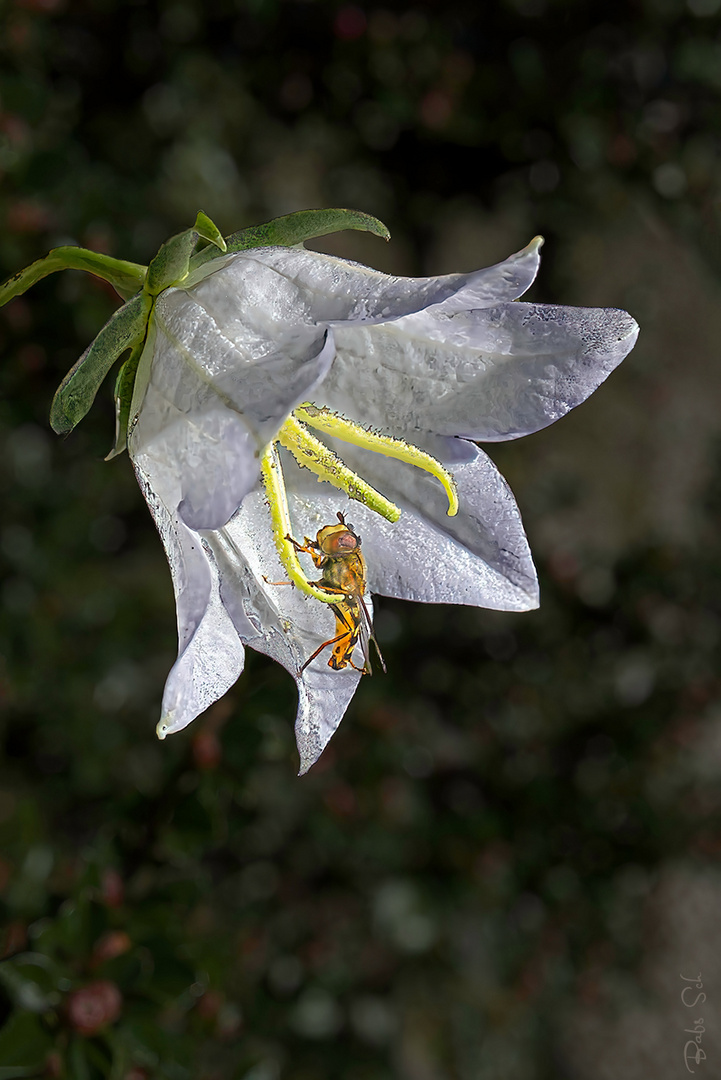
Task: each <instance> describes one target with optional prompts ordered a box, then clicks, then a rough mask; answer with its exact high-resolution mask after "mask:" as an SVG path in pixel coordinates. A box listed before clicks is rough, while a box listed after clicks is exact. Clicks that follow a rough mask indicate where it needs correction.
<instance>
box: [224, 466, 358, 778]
mask: <svg viewBox="0 0 721 1080" xmlns="http://www.w3.org/2000/svg"><path fill="white" fill-rule="evenodd" d="M323 486H325V485H323ZM290 502H291V514H292V517H293V521H294V522H297V523H298V526H299V528H300V529H301V530H306V531H307V532H308V534H309V535H311V536H313V537H314V536H315V534H316V532H317V531H318V529H320V528H321V527H322V526H323V525H327V524H328V523H329V522H330V521H332V520H333V519H334V518H335V514H332V515H331V517H330V518H327V519H326V518H325V517H324V515H325V507H324V505H323V504H322V503H321V504H320V506H319V505H318V503H317V501H316V500H311V499H306V498H304V497H294V496H292V495H291V496H290ZM300 535H301V538H302V536H303V535H305V533H304V532H301V534H300ZM204 537H205V539H206V540H207V542H208V544H209V545H210V546H211V547H212V549H213V552H214V555H215V558H216V560H217V562H218V566H219V568H220V576H221V580H222V586H221V596H222V599H223V603H224V605H225V608H226V610H227V611H228V613H229V615H230V616H231V618H232V619H233V621H234V622H235V625H236V627H237V628H238V632H239V634H240V636H241V637H242V638H243V641H244V642H245V643H246V645H249V646H250V647H251V648H253V649H256V650H257V651H258V652H262V653H265V654H266V655H267V656H270V657H272V658H273V659H274V660H277V661H278V663H280V664H282V665H283V667H285V668H286V670H287V671H289V672H290V674H291V675H292V676H293V678H294V679H295V681H296V684H297V686H298V715H297V718H296V741H297V744H298V751H299V754H300V771H301V773H304V772H307V770H308V769H309V768H310V767H311V765H312V764H313V763H314V762H315V761H317V759H318V758H319V757H320V754H321V753H322V751H323V749H324V748H325V746H326V745H327V743H328V741H329V739H330V738H331V736H332V735H333V732H334V731H335V730H336V729H337V727H338V725H339V724H340V721H341V719H342V717H343V714H344V713H345V711H346V709H347V707H348V704H349V703H350V701H351V698H352V697H353V694H354V693H355V690H356V687H357V686H358V682H359V680H360V677H361V676H360V674H359V672H357V671H355V670H354V669H353V668H351V667H347V668H345V669H343V670H342V671H334V670H332V669H331V668H330V667H329V666H328V657H329V653H328V651H325V652H323V653H321V654H320V655H319V656H318V657H317V659H316V660H314V661H313V662H312V663H311V664H310V665H309V666H308V667H307V668H306V669H305V671H304V672H303V673H302V674H301V673H300V668H301V666H302V665H303V663H304V662H305V661H306V660H307V659H308V657H309V656H310V655H311V654H312V653H313V652H315V650H316V649H317V648H318V646H319V645H321V644H322V643H323V642H324V641H328V640H329V639H330V638H332V637H333V635H334V633H335V630H334V627H335V618H334V616H333V612H332V611H331V609H330V607H329V605H327V604H323V603H322V602H321V601H319V600H315V599H314V598H313V597H309V596H306V595H305V594H303V593H301V592H300V590H298V589H296V588H295V587H293V586H291V585H290V584H289V583H287V582H286V573H285V570H284V569H283V567H282V565H281V563H280V560H279V558H278V554H277V551H276V549H275V544H274V542H273V538H272V530H271V521H270V513H269V510H268V506H267V503H266V500H265V496H264V493H262V492H260V491H254V492H252V493H251V494H250V495H248V496H247V498H246V499H245V500H244V502H243V505H242V506H241V508H240V510H239V511H238V513H237V514H236V515H235V517H234V518H233V519H232V520H231V521H230V522H228V524H227V525H226V526H225V528H223V529H219V530H216V531H214V532H212V533H205V534H204ZM301 558H302V559H304V560H305V561H306V562H307V566H306V568H305V569H306V573H307V574H308V577H309V578H314V577H316V576H317V574H318V571H317V570H315V569H314V567H313V564H312V562H311V560H310V558H308V557H306V556H301ZM273 582H283V583H282V584H272V583H273ZM366 602H367V604H368V605H369V606H370V598H368V599H367V601H366ZM370 610H371V611H372V606H370ZM354 659H355V662H356V663H357V664H358V665H359V666H361V665H362V656H361V655H360V651H359V655H356V656H355V658H354Z"/></svg>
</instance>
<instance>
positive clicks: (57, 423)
mask: <svg viewBox="0 0 721 1080" xmlns="http://www.w3.org/2000/svg"><path fill="white" fill-rule="evenodd" d="M152 306H153V301H152V299H151V298H150V297H149V296H148V295H147V293H145V292H142V293H140V294H139V295H138V296H134V297H133V298H132V300H129V301H128V302H127V304H123V306H122V307H121V308H118V310H117V311H116V312H115V314H114V315H112V316H111V318H110V319H109V320H108V321H107V322H106V324H105V326H104V327H103V329H102V330H101V331H100V333H99V334H98V336H97V337H96V338H95V341H93V343H92V345H90V347H89V348H87V349H86V350H85V352H84V353H83V355H82V356H81V357H80V359H79V360H78V361H77V363H76V364H74V365H73V367H72V368H71V369H70V371H69V372H68V373H67V375H66V376H65V378H64V379H63V381H62V382H61V383H60V386H59V387H58V389H57V391H56V393H55V397H54V398H53V403H52V406H51V408H50V424H51V426H52V429H53V431H56V432H57V433H58V435H64V434H65V433H66V432H68V431H72V430H73V428H74V427H75V425H76V424H78V423H79V422H80V421H81V420H82V418H83V417H84V416H85V414H86V413H87V411H88V409H89V408H90V406H91V405H92V403H93V401H94V400H95V395H96V394H97V392H98V389H99V387H100V384H101V383H102V381H103V379H104V378H105V376H106V375H107V374H108V372H109V371H110V369H111V367H112V366H113V364H114V363H115V361H116V360H117V359H118V357H119V356H120V355H121V353H124V352H125V350H126V349H130V348H132V347H133V346H134V345H136V344H137V343H138V342H140V341H142V340H143V338H144V337H145V327H146V325H147V322H148V315H149V314H150V310H151V308H152Z"/></svg>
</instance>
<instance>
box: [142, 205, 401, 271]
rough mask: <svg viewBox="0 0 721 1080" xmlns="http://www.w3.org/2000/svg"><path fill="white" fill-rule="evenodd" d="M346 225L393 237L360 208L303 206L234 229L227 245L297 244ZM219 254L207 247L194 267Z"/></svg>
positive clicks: (235, 248) (234, 248)
mask: <svg viewBox="0 0 721 1080" xmlns="http://www.w3.org/2000/svg"><path fill="white" fill-rule="evenodd" d="M343 229H359V230H360V231H362V232H371V233H374V234H375V235H376V236H382V237H383V239H384V240H390V236H391V234H390V233H389V231H388V229H387V228H386V227H385V225H384V224H383V222H382V221H379V220H378V218H374V217H371V215H370V214H364V213H363V212H362V211H360V210H299V211H298V212H297V213H295V214H286V215H285V216H284V217H279V218H273V220H272V221H266V222H265V223H264V224H263V225H252V226H251V227H250V228H249V229H241V231H240V232H236V233H233V235H232V236H229V237H228V238H227V246H228V251H246V250H247V249H248V248H254V247H269V246H271V245H276V244H277V245H279V246H280V247H294V246H295V245H296V244H302V243H303V242H304V241H305V240H312V239H314V237H317V236H326V235H327V234H328V233H333V232H340V231H341V230H343ZM215 258H217V255H216V254H215V252H214V251H213V250H212V249H211V248H205V249H204V250H203V251H200V252H198V254H197V255H195V256H194V257H193V260H192V262H191V268H192V269H193V270H194V269H195V268H196V267H198V266H202V265H203V264H204V263H206V262H208V261H209V260H210V259H215ZM151 265H152V264H151Z"/></svg>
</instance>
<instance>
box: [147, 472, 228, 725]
mask: <svg viewBox="0 0 721 1080" xmlns="http://www.w3.org/2000/svg"><path fill="white" fill-rule="evenodd" d="M154 464H155V463H154V462H152V461H151V460H149V459H148V458H147V457H144V456H143V455H140V456H139V457H138V458H137V459H136V460H135V461H134V465H135V471H136V475H137V477H138V482H139V484H140V488H141V491H142V492H143V494H144V495H145V498H146V500H147V502H148V506H149V508H150V511H151V513H152V515H153V519H154V521H155V524H156V526H157V528H158V532H159V533H160V538H161V540H162V542H163V546H164V548H165V554H166V556H167V559H168V564H169V566H170V572H171V577H172V581H173V590H174V592H175V602H176V608H177V618H178V659H177V661H176V662H175V664H174V665H173V668H172V669H171V672H170V674H169V676H168V679H167V682H166V685H165V692H164V695H163V711H162V718H161V720H160V723H159V725H158V735H159V736H160V738H165V736H166V735H168V734H171V733H172V732H176V731H181V730H182V729H183V728H184V727H187V725H188V724H189V723H190V722H191V721H192V720H194V719H195V718H196V716H198V715H199V714H200V713H201V712H204V711H205V710H206V709H207V708H208V707H209V706H210V705H212V704H213V703H214V702H215V701H217V700H218V698H220V697H222V695H223V694H224V693H225V692H226V690H228V689H229V688H230V687H231V686H232V685H233V683H234V682H235V681H236V679H237V678H238V676H239V675H240V673H241V671H242V670H243V660H244V649H243V645H242V643H241V641H240V638H239V636H238V631H237V630H236V628H235V625H234V624H233V622H232V620H231V619H230V617H229V615H228V613H227V612H226V610H225V607H224V606H223V604H222V602H221V599H220V592H219V586H220V582H219V577H218V570H217V567H216V564H215V560H214V559H213V557H212V553H211V552H210V551H209V550H208V549H207V548H206V547H205V546H204V545H203V542H202V540H201V538H200V537H199V536H198V535H197V533H194V532H192V531H191V530H190V529H188V528H187V526H185V525H184V524H183V522H182V521H180V520H179V519H178V518H177V516H176V515H174V514H172V513H171V512H170V511H169V510H168V508H167V506H166V505H165V503H164V502H163V500H162V498H161V497H160V496H159V493H158V488H159V487H162V486H163V482H164V481H165V480H167V475H164V474H163V471H162V468H161V469H158V470H154V468H153V466H154ZM170 479H171V490H172V480H173V478H172V475H171V477H170ZM151 481H152V483H151ZM171 497H172V495H171Z"/></svg>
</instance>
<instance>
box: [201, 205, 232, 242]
mask: <svg viewBox="0 0 721 1080" xmlns="http://www.w3.org/2000/svg"><path fill="white" fill-rule="evenodd" d="M193 228H194V229H195V231H196V232H197V234H198V236H201V237H202V238H203V240H208V241H209V242H210V243H211V244H215V246H216V247H217V248H220V250H221V251H225V250H226V249H227V246H228V245H227V244H226V242H225V240H224V239H223V236H222V234H221V232H220V229H219V228H218V226H217V225H216V224H215V222H214V221H211V220H210V218H209V217H208V215H207V214H204V213H203V211H202V210H199V211H198V216H197V217H196V219H195V225H194V226H193Z"/></svg>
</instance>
